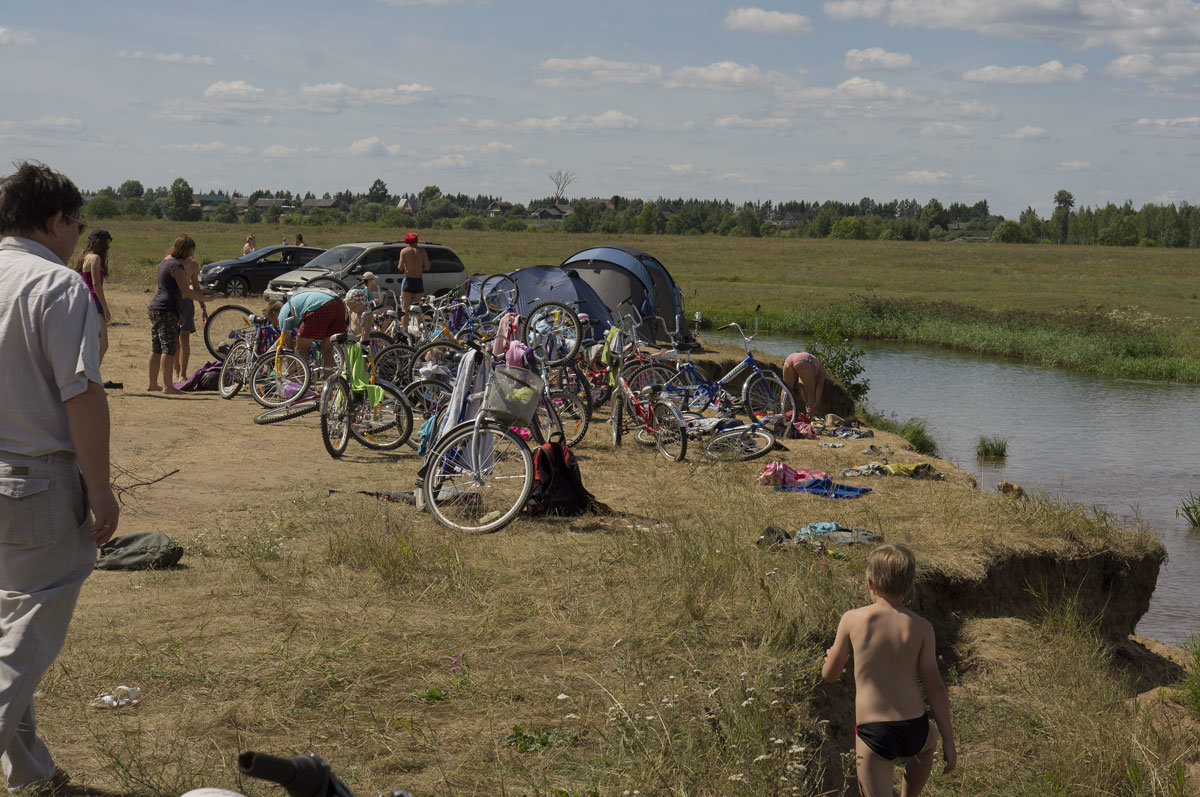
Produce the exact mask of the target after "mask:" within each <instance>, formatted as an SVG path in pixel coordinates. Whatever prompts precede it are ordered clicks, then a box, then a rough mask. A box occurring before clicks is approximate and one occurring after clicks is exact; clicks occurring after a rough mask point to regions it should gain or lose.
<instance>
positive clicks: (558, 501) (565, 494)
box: [525, 441, 596, 515]
mask: <svg viewBox="0 0 1200 797" xmlns="http://www.w3.org/2000/svg"><path fill="white" fill-rule="evenodd" d="M595 502H596V499H595V498H594V497H592V494H591V493H589V492H588V491H587V490H586V489H584V487H583V479H582V478H580V475H579V463H578V462H577V461H576V460H575V455H574V454H572V453H571V449H569V448H567V447H566V446H565V445H564V444H563V443H562V442H561V441H551V442H549V443H543V444H542V446H541V447H540V448H538V449H537V450H536V451H535V452H534V453H533V489H532V490H531V491H530V493H529V500H528V501H527V502H526V504H525V511H526V512H528V513H529V514H531V515H579V514H582V513H584V512H586V511H588V510H589V509H591V508H592V506H593V505H594V504H595Z"/></svg>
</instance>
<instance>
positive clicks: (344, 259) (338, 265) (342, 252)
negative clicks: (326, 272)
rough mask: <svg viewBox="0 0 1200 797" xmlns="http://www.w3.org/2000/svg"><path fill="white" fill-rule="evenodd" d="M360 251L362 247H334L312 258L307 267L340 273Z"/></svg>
mask: <svg viewBox="0 0 1200 797" xmlns="http://www.w3.org/2000/svg"><path fill="white" fill-rule="evenodd" d="M362 251H363V247H361V246H335V247H333V248H332V249H330V250H328V251H325V252H322V253H321V254H319V255H317V256H316V257H314V258H313V259H312V260H311V261H309V263H308V265H310V266H320V267H322V268H328V269H331V270H333V271H340V270H341V269H342V267H343V266H345V265H346V264H347V263H349V262H350V261H351V260H353V259H354V258H355V257H357V256H358V255H359V254H360V253H361V252H362Z"/></svg>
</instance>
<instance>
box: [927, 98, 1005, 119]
mask: <svg viewBox="0 0 1200 797" xmlns="http://www.w3.org/2000/svg"><path fill="white" fill-rule="evenodd" d="M938 110H939V111H940V112H941V114H942V115H944V116H957V117H958V118H959V119H988V120H991V119H999V118H1000V109H999V108H997V107H996V106H995V105H987V104H985V103H982V102H980V101H979V100H962V101H959V102H950V103H942V104H940V105H938Z"/></svg>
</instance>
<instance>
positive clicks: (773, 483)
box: [758, 460, 871, 500]
mask: <svg viewBox="0 0 1200 797" xmlns="http://www.w3.org/2000/svg"><path fill="white" fill-rule="evenodd" d="M758 483H759V484H764V485H769V486H770V487H771V488H772V489H774V490H788V491H790V492H797V493H811V494H812V495H820V496H824V497H825V498H836V499H839V500H845V499H850V498H858V497H859V496H861V495H865V494H866V493H869V492H871V488H870V487H854V486H852V485H849V484H835V483H834V481H833V480H832V479H830V478H829V474H828V473H824V472H822V471H819V470H796V469H795V468H793V467H792V466H791V465H788V464H786V463H783V462H780V461H779V460H776V461H774V462H772V463H771V464H769V465H767V466H766V467H765V468H763V472H762V475H760V476H759V477H758Z"/></svg>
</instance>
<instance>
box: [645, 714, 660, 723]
mask: <svg viewBox="0 0 1200 797" xmlns="http://www.w3.org/2000/svg"><path fill="white" fill-rule="evenodd" d="M654 719H658V716H657V715H655V714H647V715H646V722H649V721H650V720H654Z"/></svg>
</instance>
